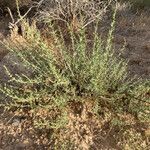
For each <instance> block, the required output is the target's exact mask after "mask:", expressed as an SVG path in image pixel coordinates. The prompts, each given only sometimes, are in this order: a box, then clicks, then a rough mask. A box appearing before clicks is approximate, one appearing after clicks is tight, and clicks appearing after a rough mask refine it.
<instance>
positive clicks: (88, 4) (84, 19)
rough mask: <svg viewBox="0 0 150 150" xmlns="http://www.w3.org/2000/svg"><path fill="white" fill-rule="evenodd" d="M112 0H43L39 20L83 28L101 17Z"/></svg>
mask: <svg viewBox="0 0 150 150" xmlns="http://www.w3.org/2000/svg"><path fill="white" fill-rule="evenodd" d="M111 2H112V1H111V0H109V1H107V2H104V1H102V0H97V1H94V0H91V1H90V0H52V1H49V0H45V1H43V4H42V5H41V8H40V9H39V16H38V18H39V20H40V21H41V20H44V21H45V22H49V21H51V20H58V21H62V22H63V23H65V24H69V25H71V26H72V27H75V28H78V27H80V28H85V27H86V26H88V25H89V24H91V23H92V22H94V21H97V20H100V19H102V17H103V16H104V14H105V13H106V11H107V8H108V6H109V5H110V3H111Z"/></svg>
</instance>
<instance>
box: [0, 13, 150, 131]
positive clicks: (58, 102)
mask: <svg viewBox="0 0 150 150" xmlns="http://www.w3.org/2000/svg"><path fill="white" fill-rule="evenodd" d="M114 23H115V13H114V16H113V21H112V24H111V29H110V31H109V34H108V39H107V41H106V43H105V44H104V42H103V41H102V40H101V38H100V37H99V36H98V34H97V27H98V26H97V25H95V31H94V32H93V33H92V34H93V35H94V38H93V42H92V47H91V48H90V50H89V48H88V47H89V43H88V38H87V35H86V29H81V30H80V31H79V32H78V33H74V32H73V31H72V30H70V32H69V38H70V40H71V43H70V44H69V45H66V42H65V40H64V38H63V35H62V32H61V31H56V30H55V29H54V27H53V24H52V23H51V22H49V23H48V32H47V33H48V34H49V36H50V37H51V38H52V39H53V40H52V43H47V42H46V41H45V40H43V38H42V36H41V34H40V31H39V30H38V29H37V28H36V26H35V25H32V26H29V23H28V22H26V21H25V22H23V26H24V34H23V35H24V38H25V40H26V45H24V43H23V44H22V45H21V44H20V45H19V46H14V47H10V45H8V47H9V49H11V51H12V52H13V53H14V54H15V55H17V56H18V57H19V58H20V59H21V61H22V63H23V64H24V65H25V66H26V67H28V68H31V69H32V70H33V74H32V76H30V77H28V76H26V75H23V74H21V75H20V74H15V75H12V74H11V72H10V71H9V70H8V69H7V68H6V71H7V73H8V74H9V75H10V78H11V79H10V80H9V82H8V83H6V84H5V85H4V86H3V85H1V88H0V89H1V92H3V93H4V94H6V95H7V96H8V97H10V98H11V99H12V100H11V101H9V102H8V103H6V104H5V105H4V106H5V107H6V108H16V109H23V108H28V109H29V110H32V111H33V119H34V120H33V122H34V125H35V126H36V127H38V128H42V129H45V128H50V129H53V131H54V133H57V130H60V129H62V128H65V127H66V125H67V124H68V119H69V117H68V112H69V110H70V108H72V107H71V106H72V105H73V106H74V105H76V104H79V106H80V104H81V105H83V106H84V104H85V103H86V101H89V100H90V101H91V103H93V106H92V107H93V112H92V113H93V114H95V113H96V114H99V115H100V112H104V113H105V110H106V109H108V110H109V111H110V112H111V114H112V117H113V119H114V120H115V118H118V115H120V114H122V115H124V114H131V115H133V116H134V117H135V118H137V119H139V120H140V121H145V120H146V121H149V119H150V118H149V117H150V116H149V112H150V107H149V102H150V99H149V94H150V81H149V80H146V81H144V80H142V79H137V78H133V79H129V77H128V73H127V62H126V61H125V60H123V59H122V58H121V57H120V55H119V56H116V55H115V52H114V50H113V48H112V38H113V35H112V33H113V30H114ZM68 28H69V27H68ZM17 85H18V86H17ZM76 108H78V107H76ZM41 109H43V111H45V112H46V113H44V115H43V114H42V113H41V114H40V115H37V114H38V113H39V112H40V110H41ZM94 110H95V111H94ZM81 112H82V109H81V110H80V111H79V112H77V114H81ZM74 113H75V112H74ZM113 119H112V120H113Z"/></svg>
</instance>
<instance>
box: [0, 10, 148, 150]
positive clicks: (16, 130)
mask: <svg viewBox="0 0 150 150" xmlns="http://www.w3.org/2000/svg"><path fill="white" fill-rule="evenodd" d="M7 25H8V20H7V19H5V18H1V19H0V39H1V40H2V39H3V38H5V36H6V33H7V32H8V31H7ZM104 30H105V29H104ZM101 31H102V30H101ZM104 32H105V31H104ZM114 42H115V44H116V45H115V46H116V49H119V48H121V47H122V46H123V45H124V44H125V49H126V50H125V52H124V54H123V57H124V58H126V59H128V60H129V70H130V72H131V75H138V76H142V77H143V78H150V15H149V13H146V12H143V13H140V14H132V13H131V14H129V16H118V19H117V28H116V31H115V39H114ZM6 53H7V52H6V50H5V49H4V48H2V47H1V46H0V60H2V58H3V56H4V55H5V54H6ZM0 114H1V115H0V150H22V149H23V150H24V149H28V150H32V149H36V150H44V149H46V150H47V149H49V148H48V147H49V146H50V143H48V137H47V138H45V137H44V136H45V133H40V132H39V131H37V130H34V129H32V128H31V123H32V120H30V117H29V116H28V115H25V114H17V112H16V113H14V112H9V113H6V114H3V111H2V110H1V111H0ZM14 114H15V116H14Z"/></svg>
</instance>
